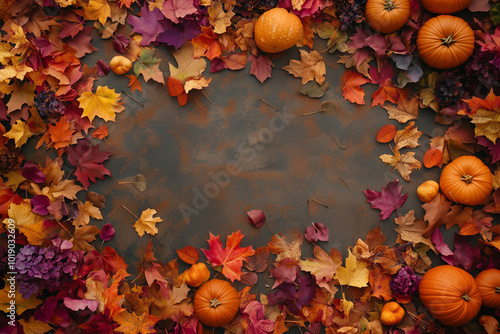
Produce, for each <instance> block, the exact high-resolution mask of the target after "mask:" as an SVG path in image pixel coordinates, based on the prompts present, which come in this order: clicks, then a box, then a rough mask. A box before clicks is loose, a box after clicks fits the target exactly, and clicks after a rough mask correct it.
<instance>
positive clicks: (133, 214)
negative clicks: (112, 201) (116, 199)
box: [122, 205, 139, 220]
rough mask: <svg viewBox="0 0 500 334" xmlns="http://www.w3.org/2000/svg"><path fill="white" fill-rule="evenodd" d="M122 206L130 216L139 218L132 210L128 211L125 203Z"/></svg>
mask: <svg viewBox="0 0 500 334" xmlns="http://www.w3.org/2000/svg"><path fill="white" fill-rule="evenodd" d="M122 208H124V209H125V210H127V211H128V212H129V213H130V214H131V215H132V216H134V217H135V218H136V219H137V220H139V217H137V216H136V215H135V213H133V212H132V211H130V210H129V209H128V208H127V207H126V206H125V205H122Z"/></svg>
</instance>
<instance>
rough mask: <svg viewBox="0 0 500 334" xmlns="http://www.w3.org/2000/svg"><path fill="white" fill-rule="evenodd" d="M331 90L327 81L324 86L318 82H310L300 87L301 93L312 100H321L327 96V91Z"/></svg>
mask: <svg viewBox="0 0 500 334" xmlns="http://www.w3.org/2000/svg"><path fill="white" fill-rule="evenodd" d="M328 88H330V84H329V83H328V82H326V81H325V83H324V84H322V85H320V84H319V83H317V82H316V80H313V81H309V82H307V83H306V84H304V85H302V87H300V91H299V92H300V93H301V94H303V95H307V96H309V97H312V98H320V97H322V96H323V95H325V91H326V90H327V89H328Z"/></svg>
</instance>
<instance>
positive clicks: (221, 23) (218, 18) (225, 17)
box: [208, 2, 234, 34]
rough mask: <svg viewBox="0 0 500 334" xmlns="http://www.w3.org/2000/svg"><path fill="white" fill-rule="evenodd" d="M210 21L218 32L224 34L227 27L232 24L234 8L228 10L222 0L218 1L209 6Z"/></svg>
mask: <svg viewBox="0 0 500 334" xmlns="http://www.w3.org/2000/svg"><path fill="white" fill-rule="evenodd" d="M208 15H209V17H208V21H209V22H210V25H211V26H212V27H213V28H214V32H215V33H216V34H223V33H225V32H226V30H227V27H229V26H231V24H232V23H231V18H232V17H233V16H234V12H233V11H232V9H229V10H228V11H227V12H225V11H224V9H223V8H222V2H216V3H215V4H214V5H213V6H212V7H210V8H208Z"/></svg>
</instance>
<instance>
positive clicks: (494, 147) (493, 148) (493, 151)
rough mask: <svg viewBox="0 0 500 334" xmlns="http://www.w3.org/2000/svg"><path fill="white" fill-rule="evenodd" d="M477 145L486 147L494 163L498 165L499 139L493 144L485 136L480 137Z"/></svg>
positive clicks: (499, 153) (499, 157)
mask: <svg viewBox="0 0 500 334" xmlns="http://www.w3.org/2000/svg"><path fill="white" fill-rule="evenodd" d="M477 143H478V144H479V145H481V146H484V147H486V148H487V149H488V151H490V155H491V162H492V163H496V162H497V161H499V160H500V140H498V138H497V140H496V141H495V143H493V142H492V141H491V140H489V139H488V138H486V137H485V136H479V137H477Z"/></svg>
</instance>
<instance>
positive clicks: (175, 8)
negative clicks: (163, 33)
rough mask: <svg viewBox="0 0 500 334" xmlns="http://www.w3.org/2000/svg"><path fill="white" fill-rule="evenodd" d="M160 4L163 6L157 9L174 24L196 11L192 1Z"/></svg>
mask: <svg viewBox="0 0 500 334" xmlns="http://www.w3.org/2000/svg"><path fill="white" fill-rule="evenodd" d="M162 3H163V6H161V8H159V9H160V10H161V12H162V13H163V15H165V17H166V18H167V19H169V20H170V21H172V22H174V23H179V22H180V21H179V19H182V18H184V17H186V16H187V15H190V14H195V13H196V12H197V11H198V9H197V8H196V7H195V6H194V4H193V1H181V0H166V1H165V2H163V1H162ZM150 6H151V5H150Z"/></svg>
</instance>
